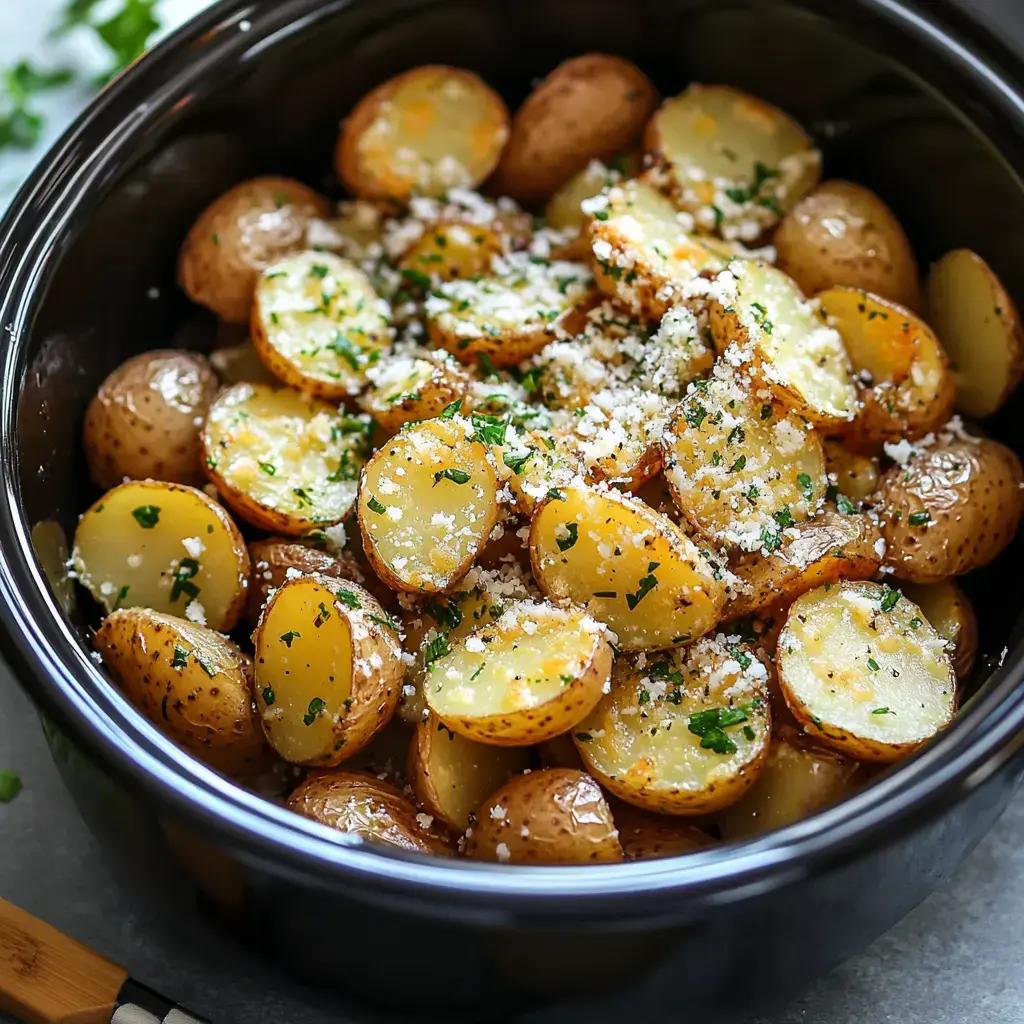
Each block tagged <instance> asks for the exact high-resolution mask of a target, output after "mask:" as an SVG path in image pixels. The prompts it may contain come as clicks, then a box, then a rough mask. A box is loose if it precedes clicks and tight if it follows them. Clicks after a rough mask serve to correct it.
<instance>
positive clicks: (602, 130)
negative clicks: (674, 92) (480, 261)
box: [495, 53, 658, 201]
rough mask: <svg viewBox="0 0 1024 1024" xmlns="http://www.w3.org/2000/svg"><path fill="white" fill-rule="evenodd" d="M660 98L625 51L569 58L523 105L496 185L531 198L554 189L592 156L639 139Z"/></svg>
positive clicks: (612, 151)
mask: <svg viewBox="0 0 1024 1024" xmlns="http://www.w3.org/2000/svg"><path fill="white" fill-rule="evenodd" d="M657 104H658V91H657V89H655V87H654V84H653V83H652V82H651V80H650V79H649V78H648V77H647V76H646V75H645V74H644V73H643V72H642V71H641V70H640V69H639V68H638V67H637V66H636V65H635V64H631V63H630V62H629V61H627V60H623V59H622V58H621V57H611V56H609V55H608V54H604V53H587V54H584V55H583V56H581V57H573V58H571V59H570V60H567V61H563V62H562V63H561V64H559V65H558V67H557V68H555V70H554V71H552V72H551V73H550V74H549V75H548V76H547V78H545V79H544V80H543V81H542V82H541V83H540V84H539V85H537V86H536V88H534V90H533V92H531V93H530V95H529V96H527V98H526V100H525V101H524V102H523V105H522V106H521V107H520V108H519V109H518V110H517V111H516V114H515V117H514V118H513V119H512V132H511V135H510V136H509V140H508V145H507V146H506V147H505V151H504V153H502V156H501V162H500V163H499V164H498V170H497V172H496V176H495V189H496V191H497V192H498V193H500V194H503V195H504V194H508V195H511V196H515V197H516V198H517V199H521V200H525V201H536V200H539V199H544V198H546V197H547V196H550V195H551V194H552V193H553V192H554V191H555V190H556V189H558V188H560V187H561V186H562V185H564V184H565V183H566V182H567V181H568V180H569V179H570V178H571V177H572V176H573V175H574V174H576V173H577V172H578V171H580V170H582V169H583V168H584V167H586V166H587V164H588V163H589V162H590V161H591V160H600V159H606V158H610V157H612V156H614V155H615V154H616V153H618V152H619V151H620V150H622V149H625V148H626V147H627V146H628V145H629V144H630V143H631V142H634V141H635V140H636V139H638V138H639V136H640V135H641V133H642V132H643V130H644V125H645V124H646V123H647V119H648V118H649V117H650V116H651V114H652V113H653V112H654V109H655V107H656V106H657Z"/></svg>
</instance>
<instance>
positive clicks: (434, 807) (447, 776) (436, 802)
mask: <svg viewBox="0 0 1024 1024" xmlns="http://www.w3.org/2000/svg"><path fill="white" fill-rule="evenodd" d="M529 766H530V752H529V750H527V749H525V748H522V747H495V746H492V745H490V744H485V743H474V742H473V741H472V740H467V739H466V738H465V737H464V736H460V735H459V734H458V733H455V732H452V731H451V730H450V729H448V728H446V727H445V725H444V724H443V723H442V722H440V721H439V720H438V719H437V718H436V717H433V716H431V717H430V718H428V719H425V720H423V721H421V722H420V723H419V724H418V725H417V726H416V731H415V733H414V734H413V739H412V743H411V744H410V745H409V760H408V767H407V769H406V774H407V775H408V777H409V783H410V785H411V786H412V788H413V792H414V793H415V794H416V800H417V801H418V802H419V805H420V806H421V807H422V808H423V809H424V810H425V811H426V812H427V813H428V814H430V815H432V816H433V817H434V819H435V820H437V821H440V822H441V823H442V824H444V825H447V826H448V827H449V828H452V829H455V831H457V832H465V831H466V829H467V828H469V825H470V822H471V819H472V814H473V812H474V811H475V810H476V809H477V808H478V807H479V806H480V803H481V801H483V800H485V799H486V798H487V797H488V796H490V794H491V793H493V792H494V791H495V790H496V789H497V788H498V787H499V786H501V785H503V784H504V783H505V782H507V781H508V780H509V779H510V778H511V777H512V776H513V775H518V774H520V773H521V772H522V771H523V770H524V769H525V768H528V767H529Z"/></svg>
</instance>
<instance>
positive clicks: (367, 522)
mask: <svg viewBox="0 0 1024 1024" xmlns="http://www.w3.org/2000/svg"><path fill="white" fill-rule="evenodd" d="M477 421H479V422H483V421H480V418H479V417H474V422H477ZM463 424H464V421H463V420H461V419H455V418H452V419H449V420H445V419H436V420H427V421H426V422H424V423H420V424H418V425H417V426H414V427H411V428H410V429H408V430H405V431H403V432H402V433H400V434H397V435H396V436H395V437H393V438H392V439H391V440H390V441H389V442H388V443H387V444H386V445H384V447H383V448H381V449H380V450H379V451H377V453H376V454H375V455H374V456H373V458H371V459H370V461H369V462H368V463H367V464H366V468H365V469H364V470H363V476H362V481H361V482H360V485H359V502H358V512H359V526H360V529H361V532H362V537H363V548H364V550H365V551H366V557H367V558H368V559H369V560H370V564H371V565H372V566H373V568H374V571H375V572H376V573H377V575H378V576H380V578H381V579H382V580H383V581H384V582H385V583H387V584H388V586H390V587H393V588H394V589H395V590H408V591H411V592H413V593H421V592H424V591H429V592H437V591H442V590H448V589H449V588H450V587H451V586H453V585H454V584H455V583H457V582H458V580H459V579H461V578H462V577H463V576H464V575H465V574H466V572H467V571H468V570H469V568H470V566H471V565H472V564H473V562H474V561H475V559H476V557H477V555H478V554H479V553H480V552H481V551H482V550H483V548H484V545H485V544H486V543H487V539H488V538H489V537H490V535H491V531H492V530H493V529H494V525H495V523H496V522H497V521H498V497H497V481H496V479H495V476H494V470H493V468H492V467H491V464H490V463H489V462H488V460H487V449H486V448H485V446H484V444H482V443H481V441H479V440H475V439H474V438H475V437H476V435H468V434H467V431H466V429H465V427H464V425H463ZM479 429H483V430H484V433H485V434H486V431H487V425H486V424H485V425H484V426H483V427H481V428H479Z"/></svg>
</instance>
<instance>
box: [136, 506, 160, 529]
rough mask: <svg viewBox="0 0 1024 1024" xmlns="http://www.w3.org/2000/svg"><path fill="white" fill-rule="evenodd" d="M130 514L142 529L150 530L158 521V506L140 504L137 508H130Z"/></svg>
mask: <svg viewBox="0 0 1024 1024" xmlns="http://www.w3.org/2000/svg"><path fill="white" fill-rule="evenodd" d="M132 515H133V516H134V517H135V521H136V522H137V523H138V524H139V526H141V527H142V528H143V529H144V530H152V529H153V527H154V526H156V524H157V523H159V522H160V506H159V505H140V506H139V507H138V508H133V509H132Z"/></svg>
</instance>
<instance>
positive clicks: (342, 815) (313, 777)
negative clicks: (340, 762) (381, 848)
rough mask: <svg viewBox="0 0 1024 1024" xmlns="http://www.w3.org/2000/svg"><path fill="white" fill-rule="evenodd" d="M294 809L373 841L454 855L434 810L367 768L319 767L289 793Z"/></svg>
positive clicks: (329, 826) (418, 850) (291, 807)
mask: <svg viewBox="0 0 1024 1024" xmlns="http://www.w3.org/2000/svg"><path fill="white" fill-rule="evenodd" d="M288 809H289V810H292V811H295V813H296V814H301V815H302V816H303V817H305V818H312V819H313V821H318V822H320V824H321V825H326V826H327V827H328V828H334V829H337V830H338V831H339V832H344V833H346V834H347V835H351V836H358V837H359V838H360V839H365V840H367V841H368V842H371V843H382V844H384V845H386V846H397V847H398V848H399V849H401V850H413V851H414V852H416V853H434V854H441V855H442V856H449V855H451V853H452V849H451V847H450V846H449V845H448V843H447V842H446V841H445V839H444V838H443V837H442V836H440V835H439V834H438V833H437V832H436V831H434V830H433V829H432V828H431V823H430V821H429V817H430V816H429V815H427V814H421V813H420V812H418V811H417V810H416V807H415V805H414V804H413V802H412V801H411V800H410V799H409V798H408V797H406V796H404V795H403V794H402V793H400V792H399V791H398V790H397V789H396V788H395V787H394V786H392V785H391V784H390V783H388V782H385V781H384V780H383V779H378V778H377V777H376V776H374V775H370V774H369V773H367V772H349V771H315V772H310V773H309V775H307V776H306V779H305V781H304V782H303V783H302V784H301V785H300V786H299V787H298V788H297V789H296V790H295V791H294V792H293V793H292V795H291V796H290V797H289V798H288Z"/></svg>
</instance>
